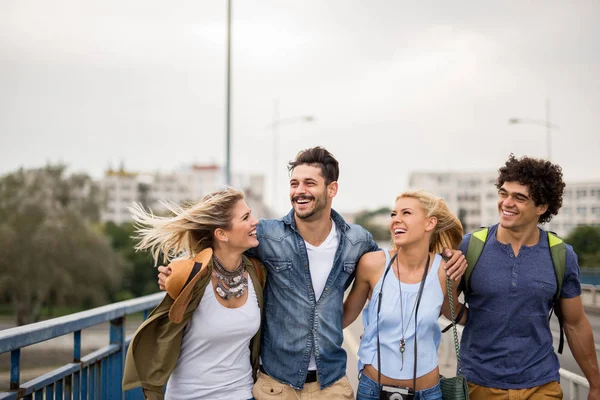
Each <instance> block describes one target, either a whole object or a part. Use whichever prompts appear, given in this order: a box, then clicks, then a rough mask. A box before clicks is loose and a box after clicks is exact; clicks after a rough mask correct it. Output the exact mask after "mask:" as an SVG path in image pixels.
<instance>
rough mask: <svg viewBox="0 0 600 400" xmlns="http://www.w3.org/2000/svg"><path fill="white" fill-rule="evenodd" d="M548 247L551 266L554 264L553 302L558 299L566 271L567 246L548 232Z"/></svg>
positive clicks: (552, 233)
mask: <svg viewBox="0 0 600 400" xmlns="http://www.w3.org/2000/svg"><path fill="white" fill-rule="evenodd" d="M548 245H549V246H550V254H551V255H552V264H554V272H555V273H556V284H557V286H556V293H555V294H554V300H555V301H557V300H558V299H559V298H560V291H561V290H562V283H563V280H564V278H565V271H566V270H567V246H566V245H565V242H564V241H563V240H562V239H561V238H559V237H558V236H557V235H556V234H555V233H554V232H548Z"/></svg>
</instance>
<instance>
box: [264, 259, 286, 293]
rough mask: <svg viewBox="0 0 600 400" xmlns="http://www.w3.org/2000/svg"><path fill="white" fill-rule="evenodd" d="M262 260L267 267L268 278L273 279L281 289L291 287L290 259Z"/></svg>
mask: <svg viewBox="0 0 600 400" xmlns="http://www.w3.org/2000/svg"><path fill="white" fill-rule="evenodd" d="M263 262H264V263H265V264H266V265H267V268H268V269H269V279H271V280H273V281H274V282H275V284H276V285H277V286H279V287H280V288H282V289H289V288H291V287H292V281H291V273H292V261H291V260H264V261H263Z"/></svg>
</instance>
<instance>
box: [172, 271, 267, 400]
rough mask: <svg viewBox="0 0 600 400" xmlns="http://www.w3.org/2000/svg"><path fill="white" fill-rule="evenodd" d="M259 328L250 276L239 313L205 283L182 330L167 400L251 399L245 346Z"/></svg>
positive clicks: (258, 314)
mask: <svg viewBox="0 0 600 400" xmlns="http://www.w3.org/2000/svg"><path fill="white" fill-rule="evenodd" d="M259 327H260V309H259V307H258V300H257V298H256V293H255V292H254V285H253V284H252V280H251V279H250V277H248V299H247V300H246V303H244V305H242V306H241V307H238V308H227V307H224V306H223V305H222V304H221V303H219V302H218V301H217V299H216V298H215V294H214V290H213V287H212V284H210V283H209V284H208V285H207V286H206V290H205V291H204V296H203V297H202V301H201V302H200V304H199V305H198V308H196V310H195V311H194V314H193V315H192V318H191V320H190V322H189V323H188V325H187V326H186V328H185V333H184V335H183V341H182V343H181V352H180V354H179V358H178V360H177V365H176V367H175V370H174V371H173V373H172V374H171V377H170V378H169V381H168V383H167V391H166V394H165V395H166V399H167V400H181V399H185V400H191V399H203V400H205V399H206V400H221V399H250V398H252V385H253V383H254V382H253V380H252V366H251V364H250V347H249V346H250V339H252V337H253V336H254V335H255V334H256V332H258V328H259Z"/></svg>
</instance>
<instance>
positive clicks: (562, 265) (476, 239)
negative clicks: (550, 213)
mask: <svg viewBox="0 0 600 400" xmlns="http://www.w3.org/2000/svg"><path fill="white" fill-rule="evenodd" d="M488 232H489V228H488V227H483V228H479V229H478V230H476V231H475V232H473V233H472V234H471V239H470V240H469V246H468V247H467V254H465V257H466V259H467V270H466V271H465V275H464V276H463V280H462V282H461V286H462V289H463V292H464V294H465V303H468V302H469V294H470V293H471V286H470V284H469V280H470V279H471V275H472V274H473V270H474V269H475V266H476V265H477V261H478V260H479V256H481V253H482V252H483V248H484V247H485V244H486V242H487V238H488ZM547 233H548V245H549V246H550V255H551V256H552V264H554V273H555V274H556V293H555V294H554V298H553V304H552V310H551V311H550V315H549V316H548V320H550V318H551V317H552V311H554V314H556V317H557V318H558V325H559V328H560V340H559V344H558V353H559V354H562V351H563V346H564V342H565V339H564V329H563V316H562V312H561V310H560V291H561V289H562V283H563V280H564V278H565V271H566V269H567V246H566V244H565V242H564V241H563V240H562V239H561V238H559V237H558V236H557V235H556V234H555V233H554V232H550V231H547Z"/></svg>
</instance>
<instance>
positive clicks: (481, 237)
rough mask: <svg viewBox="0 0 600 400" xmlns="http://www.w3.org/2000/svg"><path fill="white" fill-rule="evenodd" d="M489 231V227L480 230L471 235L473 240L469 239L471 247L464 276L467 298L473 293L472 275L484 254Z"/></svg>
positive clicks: (468, 251) (468, 248)
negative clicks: (470, 281) (470, 282)
mask: <svg viewBox="0 0 600 400" xmlns="http://www.w3.org/2000/svg"><path fill="white" fill-rule="evenodd" d="M489 230H490V229H489V228H488V227H483V228H479V229H477V230H476V231H475V232H473V233H472V234H471V239H469V246H468V247H467V254H466V255H465V257H466V259H467V270H466V271H465V275H464V292H465V296H468V294H469V293H470V292H471V285H470V284H469V280H470V279H471V274H472V273H473V269H475V265H476V264H477V260H479V256H481V253H482V252H483V248H484V247H485V243H486V242H487V237H488V232H489Z"/></svg>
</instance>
